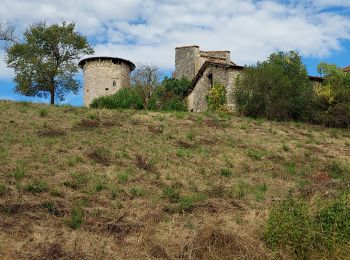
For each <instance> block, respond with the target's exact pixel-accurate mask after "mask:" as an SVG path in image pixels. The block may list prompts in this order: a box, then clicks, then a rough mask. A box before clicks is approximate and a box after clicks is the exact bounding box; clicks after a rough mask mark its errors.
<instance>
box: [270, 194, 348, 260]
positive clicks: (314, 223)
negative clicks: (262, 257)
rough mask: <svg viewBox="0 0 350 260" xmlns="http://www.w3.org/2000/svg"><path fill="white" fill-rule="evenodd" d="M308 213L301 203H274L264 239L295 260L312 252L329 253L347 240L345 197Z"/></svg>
mask: <svg viewBox="0 0 350 260" xmlns="http://www.w3.org/2000/svg"><path fill="white" fill-rule="evenodd" d="M320 203H321V204H320V205H317V206H318V207H317V208H316V209H314V210H313V211H316V212H314V213H313V214H311V209H310V206H309V205H308V204H307V203H306V202H305V201H303V200H298V199H294V198H288V199H285V200H283V201H282V202H280V203H277V204H276V205H275V206H274V207H273V208H272V210H271V212H270V214H269V218H268V221H267V226H266V230H265V234H264V239H265V241H266V242H267V244H268V245H269V246H271V247H272V248H274V249H276V248H280V249H283V250H287V251H289V252H290V254H292V255H295V256H296V258H298V259H308V258H310V254H311V253H312V252H320V251H324V252H328V253H329V254H330V255H332V252H333V251H334V250H335V249H336V247H337V245H343V244H346V243H348V242H349V241H350V206H349V203H348V198H345V197H342V198H338V199H336V200H330V201H322V202H320Z"/></svg>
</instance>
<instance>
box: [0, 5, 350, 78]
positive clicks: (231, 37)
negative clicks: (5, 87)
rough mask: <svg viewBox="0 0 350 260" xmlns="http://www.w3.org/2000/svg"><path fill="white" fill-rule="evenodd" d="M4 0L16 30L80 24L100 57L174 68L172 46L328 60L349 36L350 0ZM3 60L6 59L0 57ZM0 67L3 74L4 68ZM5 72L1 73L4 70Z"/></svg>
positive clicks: (3, 10) (249, 58) (238, 55)
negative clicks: (294, 52) (43, 23)
mask: <svg viewBox="0 0 350 260" xmlns="http://www.w3.org/2000/svg"><path fill="white" fill-rule="evenodd" d="M286 2H287V1H277V0H275V1H273V0H260V1H257V0H220V1H212V0H192V1H186V0H147V1H142V0H71V1H65V0H57V1H51V0H31V1H27V0H2V3H1V6H0V17H2V19H4V20H12V21H16V24H17V25H18V28H19V29H23V28H25V27H26V26H27V25H28V24H31V23H33V22H37V21H40V20H46V21H48V22H49V23H50V22H60V21H62V20H67V21H76V22H77V28H78V30H79V31H81V32H82V33H83V34H86V35H88V36H89V37H91V39H94V40H96V39H97V41H98V43H96V46H95V48H96V54H97V55H111V56H119V57H123V58H128V59H130V60H132V61H134V62H147V63H154V64H157V65H159V66H161V67H162V68H164V69H172V68H173V67H174V48H175V47H176V46H179V45H188V44H197V45H200V46H201V47H202V48H203V49H206V50H216V49H218V50H230V51H231V57H232V59H233V60H234V61H235V62H237V63H239V64H251V63H255V62H256V61H257V60H261V59H264V58H265V57H266V56H267V55H268V54H270V53H271V52H273V51H276V50H298V51H300V52H301V54H302V55H304V56H307V57H325V56H327V55H329V54H330V53H331V52H333V51H337V50H340V49H341V48H342V45H341V41H342V40H349V39H350V17H349V16H348V15H345V14H344V12H338V11H337V10H333V9H332V8H330V7H338V8H339V7H342V10H343V11H344V10H349V9H348V7H350V4H349V1H348V0H334V1H332V0H290V1H288V3H286ZM1 62H2V61H1ZM3 66H4V64H3V63H1V64H0V71H1V72H0V73H4V72H3V70H2V69H1V68H3ZM5 75H7V76H8V75H9V73H8V71H7V72H6V73H5ZM0 77H4V75H3V74H0Z"/></svg>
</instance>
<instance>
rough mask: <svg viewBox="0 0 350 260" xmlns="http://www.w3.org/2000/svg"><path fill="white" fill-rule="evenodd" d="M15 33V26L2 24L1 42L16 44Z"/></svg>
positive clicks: (0, 24) (0, 25) (0, 30)
mask: <svg viewBox="0 0 350 260" xmlns="http://www.w3.org/2000/svg"><path fill="white" fill-rule="evenodd" d="M14 32H15V26H14V25H13V24H11V23H6V24H5V23H3V22H0V41H5V42H14V41H15V36H14Z"/></svg>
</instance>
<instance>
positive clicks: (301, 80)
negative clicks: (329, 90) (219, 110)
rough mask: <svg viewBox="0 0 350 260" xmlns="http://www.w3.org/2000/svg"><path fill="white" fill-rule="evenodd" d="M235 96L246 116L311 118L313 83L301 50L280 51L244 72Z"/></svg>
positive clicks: (237, 84)
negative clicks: (298, 51)
mask: <svg viewBox="0 0 350 260" xmlns="http://www.w3.org/2000/svg"><path fill="white" fill-rule="evenodd" d="M234 99H235V101H236V105H237V107H238V110H239V112H241V113H242V114H243V115H246V116H251V117H266V118H268V119H273V120H309V119H310V118H311V117H312V105H313V99H314V97H313V86H312V83H311V82H310V80H309V77H308V75H307V71H306V68H305V65H304V64H303V63H302V61H301V57H300V56H299V54H298V53H296V52H294V51H291V52H287V53H284V52H278V53H274V54H272V55H271V56H270V57H269V58H268V59H267V61H264V62H261V63H258V64H257V65H256V66H251V67H248V68H247V69H245V70H244V71H243V73H242V75H241V76H239V77H238V78H237V81H236V88H235V90H234Z"/></svg>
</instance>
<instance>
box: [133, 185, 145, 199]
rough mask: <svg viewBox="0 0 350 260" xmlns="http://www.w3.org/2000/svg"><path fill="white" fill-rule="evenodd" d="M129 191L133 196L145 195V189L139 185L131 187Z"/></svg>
mask: <svg viewBox="0 0 350 260" xmlns="http://www.w3.org/2000/svg"><path fill="white" fill-rule="evenodd" d="M130 193H131V195H132V196H133V197H134V198H136V197H143V196H144V195H145V191H144V190H143V189H142V188H140V187H132V188H131V190H130Z"/></svg>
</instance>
